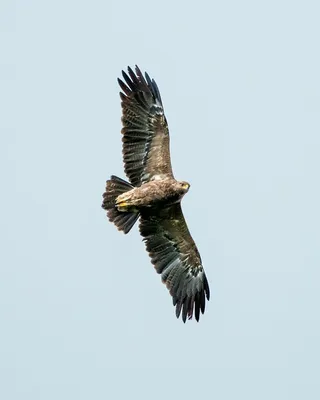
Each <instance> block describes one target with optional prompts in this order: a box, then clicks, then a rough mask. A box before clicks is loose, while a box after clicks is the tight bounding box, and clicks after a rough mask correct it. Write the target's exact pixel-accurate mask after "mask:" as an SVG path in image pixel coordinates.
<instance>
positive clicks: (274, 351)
mask: <svg viewBox="0 0 320 400" xmlns="http://www.w3.org/2000/svg"><path fill="white" fill-rule="evenodd" d="M0 4H1V5H0V47H1V51H0V132H1V146H0V154H1V158H0V163H1V169H0V171H1V172H0V174H1V214H2V216H1V227H0V230H1V244H2V246H1V255H0V257H1V263H0V318H1V329H0V352H1V357H0V370H1V371H0V381H1V382H0V398H1V399H3V400H18V399H19V400H20V399H21V400H22V399H23V400H57V399H59V400H70V399H77V400H85V399H95V400H100V399H128V398H129V399H141V400H145V399H146V400H147V399H148V400H149V399H154V400H158V399H161V400H162V399H164V398H165V399H185V400H189V399H195V398H197V399H204V398H205V399H219V400H234V399H241V400H242V399H244V400H256V399H259V400H270V399H273V400H284V399H290V400H296V399H308V400H313V399H319V398H320V383H319V381H320V379H319V376H320V368H319V359H320V344H319V342H320V341H319V335H320V313H319V305H320V290H319V289H320V269H319V268H320V246H319V244H320V231H319V226H320V212H319V204H320V189H319V181H320V178H319V175H320V174H319V173H320V78H319V76H320V73H319V71H320V56H319V38H320V24H319V15H320V6H319V2H318V1H283V0H280V1H279V0H277V1H273V0H271V1H264V2H262V1H248V0H244V1H231V0H230V1H219V2H217V1H192V2H190V1H176V2H174V1H168V0H164V1H162V2H155V1H153V2H152V1H146V0H137V1H134V2H133V1H128V0H123V1H110V0H104V1H98V0H96V1H90V2H89V1H72V0H64V1H61V0H56V1H40V0H38V1H35V0H28V1H8V0H2V1H1V3H0ZM135 64H138V65H139V66H140V67H141V69H142V70H147V71H148V72H149V74H150V75H151V76H152V77H154V78H155V79H156V81H157V83H158V85H159V88H160V91H161V94H162V99H163V102H164V107H165V111H166V116H167V119H168V122H169V127H170V132H171V150H172V151H171V154H172V159H173V167H174V171H175V175H176V177H177V178H178V179H181V180H187V181H189V182H190V183H191V189H190V192H189V193H188V195H187V196H186V197H185V199H184V200H183V210H184V213H185V217H186V219H187V221H188V225H189V228H190V231H191V233H192V235H193V237H194V239H195V241H196V243H197V245H198V247H199V250H200V253H201V256H202V260H203V263H204V266H205V269H206V272H207V276H208V279H209V282H210V287H211V300H210V302H209V303H208V305H207V310H206V313H205V315H204V316H203V317H202V319H201V320H200V323H196V322H195V321H188V322H187V323H186V324H183V323H182V322H181V320H177V319H176V317H175V314H174V308H173V306H172V301H171V298H170V296H169V295H168V293H167V290H166V288H165V287H164V286H163V285H162V284H161V282H160V277H159V276H158V275H157V274H156V273H155V271H154V269H153V267H152V265H151V263H150V260H149V258H148V256H147V253H146V252H145V249H144V244H143V243H142V242H141V238H140V236H139V234H138V230H137V227H135V228H134V229H133V230H132V232H130V234H129V235H127V236H125V235H123V234H121V233H119V232H118V231H117V230H116V228H115V227H114V226H113V225H112V224H110V223H109V222H108V221H107V218H106V216H105V213H104V211H103V210H102V209H101V208H100V204H101V199H102V197H101V195H102V192H103V190H104V185H105V181H106V179H107V178H108V177H109V175H111V174H116V175H119V176H121V177H124V173H123V166H122V158H121V135H120V128H121V124H120V116H121V110H120V101H119V95H118V92H119V88H118V85H117V82H116V78H117V77H118V76H119V74H120V72H121V69H124V68H126V66H127V65H131V66H134V65H135Z"/></svg>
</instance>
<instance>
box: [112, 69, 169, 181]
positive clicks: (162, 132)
mask: <svg viewBox="0 0 320 400" xmlns="http://www.w3.org/2000/svg"><path fill="white" fill-rule="evenodd" d="M128 73H129V75H127V74H126V73H125V72H124V71H122V75H123V78H124V81H125V82H123V81H122V80H121V79H118V82H119V85H120V87H121V89H122V90H123V93H122V92H120V97H121V100H122V102H121V106H122V124H123V128H122V131H121V132H122V134H123V138H122V142H123V147H122V152H123V161H124V169H125V173H126V175H127V176H128V178H129V180H130V182H131V183H132V185H134V186H140V185H141V184H142V183H144V182H148V181H150V180H152V179H154V178H155V177H157V176H158V177H159V178H162V179H163V178H165V177H173V174H172V168H171V161H170V150H169V130H168V125H167V120H166V117H165V115H164V111H163V106H162V101H161V97H160V93H159V89H158V87H157V84H156V82H155V81H154V80H153V79H152V80H151V79H150V77H149V75H148V74H147V73H145V77H144V76H143V75H142V73H141V71H140V69H139V68H138V67H137V66H136V73H134V72H133V71H132V69H131V68H130V67H128Z"/></svg>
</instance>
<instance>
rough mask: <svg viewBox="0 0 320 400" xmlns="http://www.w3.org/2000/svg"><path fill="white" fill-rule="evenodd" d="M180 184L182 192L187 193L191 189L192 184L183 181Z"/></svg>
mask: <svg viewBox="0 0 320 400" xmlns="http://www.w3.org/2000/svg"><path fill="white" fill-rule="evenodd" d="M179 184H180V188H181V190H182V192H183V193H187V192H188V190H189V188H190V183H188V182H185V181H181V182H179Z"/></svg>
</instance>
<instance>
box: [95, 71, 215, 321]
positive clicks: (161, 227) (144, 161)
mask: <svg viewBox="0 0 320 400" xmlns="http://www.w3.org/2000/svg"><path fill="white" fill-rule="evenodd" d="M122 76H123V80H121V79H118V83H119V85H120V88H121V90H122V92H120V98H121V107H122V125H123V127H122V130H121V133H122V153H123V162H124V171H125V174H126V176H127V177H128V180H129V182H126V181H125V180H123V179H121V178H118V177H117V176H114V175H112V176H111V177H110V179H109V180H107V182H106V189H105V192H104V194H103V203H102V208H103V209H105V210H106V211H107V216H108V219H109V220H110V221H111V222H113V223H114V224H115V225H116V227H117V228H118V230H120V231H123V232H124V233H125V234H127V233H128V232H129V231H130V230H131V228H132V227H133V225H134V224H135V222H136V221H137V220H138V219H139V224H140V225H139V230H140V234H141V236H142V237H143V240H144V242H145V245H146V249H147V251H148V253H149V255H150V257H151V262H152V264H153V265H154V267H155V269H156V271H157V273H158V274H161V278H162V282H163V283H164V284H165V285H166V287H167V288H168V290H169V292H170V294H171V296H172V299H173V305H174V306H175V307H176V310H175V311H176V316H177V318H179V317H180V315H181V316H182V320H183V322H186V319H187V318H188V319H191V318H192V317H193V316H194V317H195V319H196V320H197V321H199V318H200V311H201V313H202V314H203V313H204V311H205V305H206V299H207V300H209V298H210V290H209V284H208V280H207V277H206V275H205V272H204V268H203V266H202V262H201V257H200V254H199V251H198V249H197V246H196V245H195V242H194V241H193V239H192V237H191V235H190V232H189V229H188V227H187V224H186V221H185V219H184V216H183V213H182V209H181V199H182V198H183V196H184V195H185V194H186V193H187V192H188V190H189V188H190V184H189V183H188V182H185V181H177V180H176V179H175V178H174V176H173V172H172V166H171V159H170V149H169V129H168V124H167V120H166V117H165V114H164V109H163V105H162V100H161V96H160V92H159V89H158V86H157V84H156V82H155V80H154V79H151V78H150V77H149V75H148V74H147V73H145V74H144V75H143V74H142V73H141V71H140V69H139V67H138V66H136V67H135V72H134V71H133V70H132V69H131V68H130V67H128V73H126V72H124V71H122Z"/></svg>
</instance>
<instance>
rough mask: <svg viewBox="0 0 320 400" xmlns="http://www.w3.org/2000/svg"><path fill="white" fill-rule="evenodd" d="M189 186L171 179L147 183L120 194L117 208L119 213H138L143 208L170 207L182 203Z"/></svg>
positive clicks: (117, 199)
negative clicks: (135, 211) (133, 211)
mask: <svg viewBox="0 0 320 400" xmlns="http://www.w3.org/2000/svg"><path fill="white" fill-rule="evenodd" d="M189 186H190V185H189V184H188V183H187V182H178V181H176V180H175V179H170V178H167V179H160V180H153V181H150V182H146V183H143V184H142V185H141V186H139V187H135V188H133V189H130V190H129V191H127V192H125V193H123V194H120V195H119V196H118V197H117V198H116V207H117V208H118V210H119V211H130V210H137V211H138V210H140V209H143V208H152V207H154V208H159V207H163V205H166V206H169V205H172V204H175V203H177V202H179V201H181V199H182V197H183V196H184V194H185V193H186V192H187V191H188V190H189Z"/></svg>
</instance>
